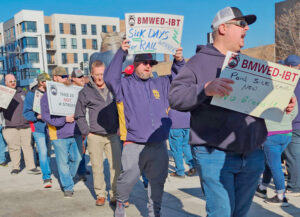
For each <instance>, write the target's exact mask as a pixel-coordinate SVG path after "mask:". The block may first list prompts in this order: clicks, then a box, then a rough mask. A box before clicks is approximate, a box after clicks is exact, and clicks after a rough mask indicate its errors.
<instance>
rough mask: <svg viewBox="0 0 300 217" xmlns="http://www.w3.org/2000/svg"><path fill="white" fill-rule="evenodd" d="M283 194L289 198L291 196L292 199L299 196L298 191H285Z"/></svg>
mask: <svg viewBox="0 0 300 217" xmlns="http://www.w3.org/2000/svg"><path fill="white" fill-rule="evenodd" d="M285 194H286V195H289V196H292V197H299V196H300V191H292V190H286V191H285Z"/></svg>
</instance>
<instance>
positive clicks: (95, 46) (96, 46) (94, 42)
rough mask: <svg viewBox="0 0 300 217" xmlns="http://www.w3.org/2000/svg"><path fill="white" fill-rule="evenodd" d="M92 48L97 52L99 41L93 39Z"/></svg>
mask: <svg viewBox="0 0 300 217" xmlns="http://www.w3.org/2000/svg"><path fill="white" fill-rule="evenodd" d="M92 48H93V49H94V50H97V49H98V45H97V39H93V40H92Z"/></svg>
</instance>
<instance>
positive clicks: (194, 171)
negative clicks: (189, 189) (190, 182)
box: [186, 168, 196, 176]
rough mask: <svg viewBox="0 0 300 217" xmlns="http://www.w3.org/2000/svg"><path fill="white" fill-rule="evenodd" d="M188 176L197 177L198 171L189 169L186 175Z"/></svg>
mask: <svg viewBox="0 0 300 217" xmlns="http://www.w3.org/2000/svg"><path fill="white" fill-rule="evenodd" d="M186 175H187V176H194V175H196V169H195V168H191V169H189V171H188V172H187V174H186Z"/></svg>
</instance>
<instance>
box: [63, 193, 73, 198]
mask: <svg viewBox="0 0 300 217" xmlns="http://www.w3.org/2000/svg"><path fill="white" fill-rule="evenodd" d="M72 197H73V191H65V192H64V198H72Z"/></svg>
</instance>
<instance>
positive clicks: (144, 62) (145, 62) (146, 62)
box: [141, 61, 154, 67]
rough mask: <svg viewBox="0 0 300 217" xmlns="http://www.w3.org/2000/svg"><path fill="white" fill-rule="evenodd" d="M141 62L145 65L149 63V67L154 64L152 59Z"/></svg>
mask: <svg viewBox="0 0 300 217" xmlns="http://www.w3.org/2000/svg"><path fill="white" fill-rule="evenodd" d="M141 63H142V64H143V65H145V66H146V65H148V64H149V65H150V66H151V67H152V66H153V65H154V64H153V62H152V61H143V62H141Z"/></svg>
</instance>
